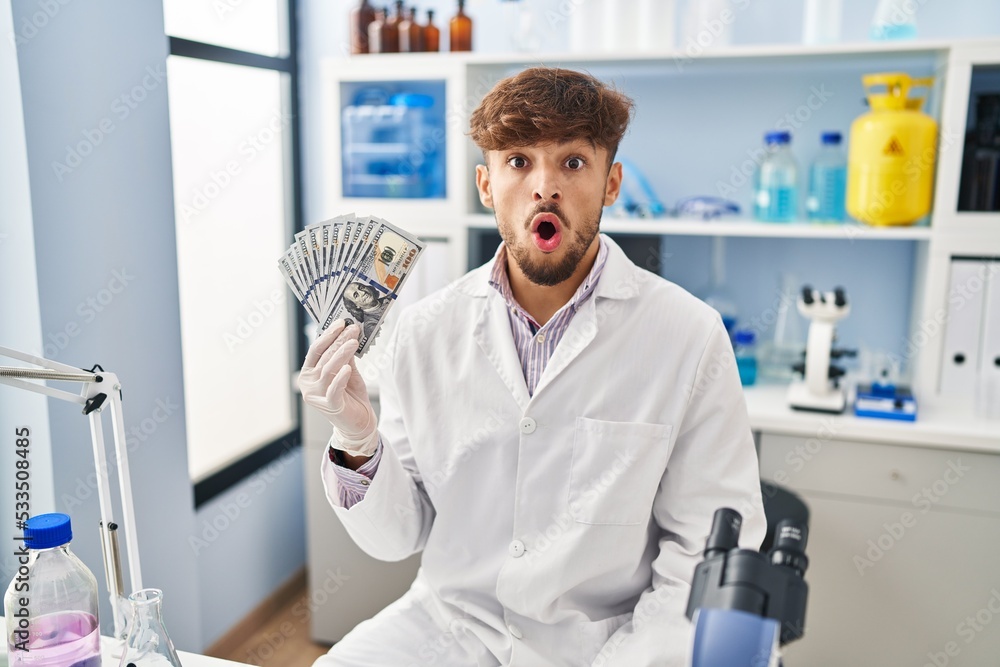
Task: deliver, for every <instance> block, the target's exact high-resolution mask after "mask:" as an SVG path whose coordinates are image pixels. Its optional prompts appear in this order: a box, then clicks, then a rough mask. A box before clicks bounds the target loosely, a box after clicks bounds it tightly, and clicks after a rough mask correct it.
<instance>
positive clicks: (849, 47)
mask: <svg viewBox="0 0 1000 667" xmlns="http://www.w3.org/2000/svg"><path fill="white" fill-rule="evenodd" d="M956 44H961V45H969V46H978V45H979V44H986V45H990V44H992V42H990V41H989V40H986V39H969V40H947V41H942V40H915V41H912V42H854V43H847V44H829V45H817V46H810V45H803V44H752V45H740V46H731V47H723V48H713V49H707V50H702V51H701V52H695V51H688V50H682V49H672V50H655V51H639V50H636V51H631V52H629V51H617V52H614V53H606V52H601V51H598V50H596V49H595V50H594V51H593V52H589V51H588V52H564V53H545V54H538V53H476V52H468V53H379V54H369V55H365V56H361V57H360V58H359V57H353V58H351V60H352V61H356V60H359V59H363V60H365V61H370V62H371V61H379V62H393V61H402V62H405V63H406V66H407V67H410V66H411V65H413V66H418V67H419V65H421V64H428V65H431V66H434V65H439V64H440V63H442V62H449V63H458V64H462V65H480V66H487V67H489V66H502V67H507V66H516V65H525V64H534V63H537V62H539V60H544V61H545V62H546V63H547V64H550V65H552V64H556V63H567V64H568V63H607V64H643V63H648V64H653V65H659V64H663V63H664V62H669V63H674V64H678V63H680V64H683V63H688V62H692V61H744V60H747V59H760V60H767V59H773V58H778V59H783V60H796V59H800V58H819V59H830V58H838V57H845V58H855V57H862V58H869V57H871V56H891V55H896V54H898V55H904V56H905V55H921V54H936V53H941V54H945V53H947V52H948V50H949V49H952V48H954V47H955V46H956Z"/></svg>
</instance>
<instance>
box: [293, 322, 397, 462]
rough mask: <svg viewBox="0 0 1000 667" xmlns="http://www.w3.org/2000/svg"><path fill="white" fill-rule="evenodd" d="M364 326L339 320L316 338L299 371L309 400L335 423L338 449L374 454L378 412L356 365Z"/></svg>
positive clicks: (299, 383)
mask: <svg viewBox="0 0 1000 667" xmlns="http://www.w3.org/2000/svg"><path fill="white" fill-rule="evenodd" d="M360 333H361V327H360V326H359V325H357V324H352V325H351V326H349V327H345V326H344V320H337V321H336V322H334V323H333V324H332V325H330V328H329V329H327V330H326V331H325V332H323V334H322V335H321V336H320V337H319V338H317V339H316V340H315V341H313V344H312V345H310V346H309V351H308V352H307V353H306V359H305V361H304V362H303V363H302V370H301V371H299V377H298V385H299V391H301V392H302V398H303V399H304V400H305V402H306V403H308V404H309V405H311V406H313V407H314V408H316V409H317V410H319V411H320V412H322V413H323V415H324V416H325V417H326V418H327V419H328V420H330V423H331V424H333V438H334V443H335V445H334V446H336V448H337V449H340V450H343V451H345V452H347V453H348V454H351V455H352V456H372V455H373V454H374V453H375V450H376V449H377V448H378V429H377V428H376V420H375V411H374V410H373V409H372V404H371V401H370V400H369V399H368V389H367V388H366V387H365V381H364V379H363V378H362V377H361V373H359V372H358V369H357V367H356V366H355V365H354V353H355V352H356V351H357V349H358V335H359V334H360Z"/></svg>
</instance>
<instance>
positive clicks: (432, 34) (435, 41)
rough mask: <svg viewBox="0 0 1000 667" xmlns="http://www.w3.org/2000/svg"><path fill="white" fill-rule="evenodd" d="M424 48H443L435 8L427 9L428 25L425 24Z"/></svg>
mask: <svg viewBox="0 0 1000 667" xmlns="http://www.w3.org/2000/svg"><path fill="white" fill-rule="evenodd" d="M424 50H425V51H440V50H441V31H440V30H438V29H437V26H436V25H434V10H433V9H428V10H427V25H425V26H424Z"/></svg>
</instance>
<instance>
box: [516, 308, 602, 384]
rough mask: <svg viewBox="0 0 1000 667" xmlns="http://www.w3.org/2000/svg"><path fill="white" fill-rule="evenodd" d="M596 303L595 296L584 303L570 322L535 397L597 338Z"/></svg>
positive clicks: (540, 381) (540, 379)
mask: <svg viewBox="0 0 1000 667" xmlns="http://www.w3.org/2000/svg"><path fill="white" fill-rule="evenodd" d="M596 301H597V299H595V298H593V296H591V298H589V299H587V300H586V301H584V302H583V304H581V305H580V309H579V310H578V311H576V314H575V315H573V319H571V320H570V321H569V327H568V328H567V329H566V333H564V334H563V337H562V340H560V341H559V344H558V345H557V346H556V349H555V351H554V352H553V353H552V358H551V359H549V363H548V364H546V366H545V370H544V371H543V372H542V377H540V378H538V385H537V386H536V387H535V393H534V394H532V396H533V397H534V396H538V394H540V393H541V392H542V391H544V390H545V388H546V387H548V386H549V385H550V384H552V382H553V381H554V380H555V378H556V377H557V376H558V375H559V373H561V372H562V371H563V370H564V369H565V368H566V367H567V366H569V364H570V363H571V362H572V361H573V360H574V359H576V358H577V357H578V356H580V353H581V352H583V351H584V350H585V349H587V346H588V345H590V343H591V342H593V340H594V337H595V336H597V317H596V314H595V313H596V306H595V302H596Z"/></svg>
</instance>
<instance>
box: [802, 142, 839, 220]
mask: <svg viewBox="0 0 1000 667" xmlns="http://www.w3.org/2000/svg"><path fill="white" fill-rule="evenodd" d="M821 140H822V142H823V147H822V148H821V149H820V153H819V156H818V157H817V158H816V160H815V162H813V164H812V168H811V169H810V170H809V197H808V199H806V212H807V213H808V214H809V219H810V220H812V221H813V222H843V221H844V219H845V218H846V216H847V214H846V212H845V201H846V199H847V159H846V158H845V157H844V151H843V150H841V148H840V140H841V136H840V132H824V133H823V134H822V135H821Z"/></svg>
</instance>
